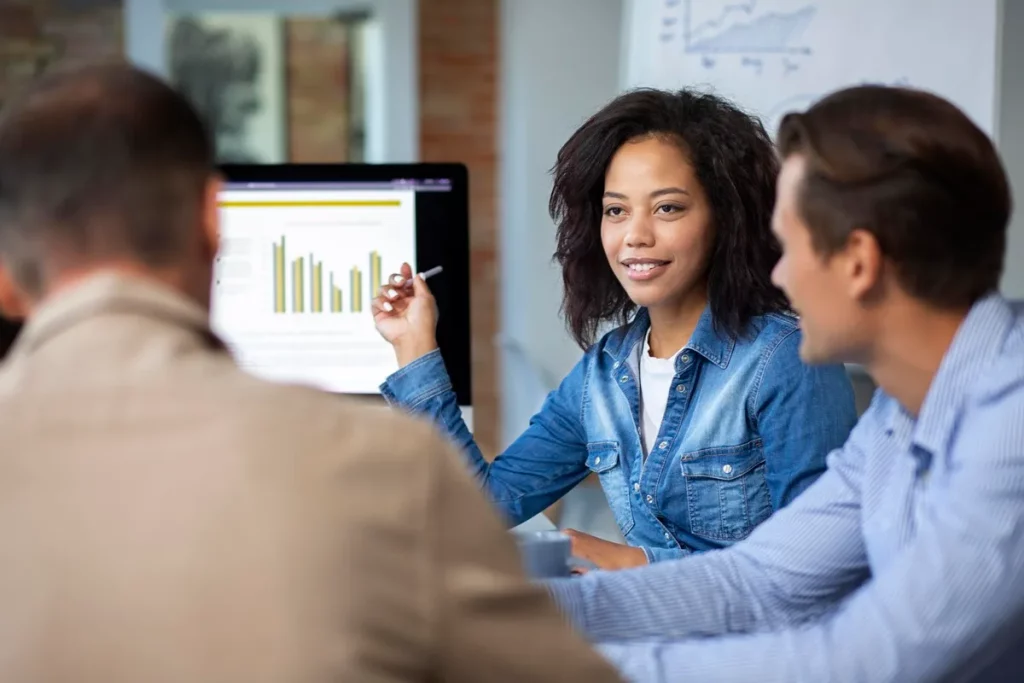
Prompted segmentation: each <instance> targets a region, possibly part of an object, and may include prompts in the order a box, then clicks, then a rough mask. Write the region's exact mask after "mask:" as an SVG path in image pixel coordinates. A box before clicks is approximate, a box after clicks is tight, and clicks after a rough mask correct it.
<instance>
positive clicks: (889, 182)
mask: <svg viewBox="0 0 1024 683" xmlns="http://www.w3.org/2000/svg"><path fill="white" fill-rule="evenodd" d="M778 140H779V145H780V148H781V152H782V156H783V159H784V161H783V167H782V172H781V175H780V178H779V185H778V201H777V203H776V206H775V215H774V226H773V227H774V230H775V232H776V234H777V235H778V237H779V240H780V242H781V244H782V250H783V255H782V258H781V259H780V260H779V263H778V265H777V266H776V268H775V272H774V274H773V280H774V281H775V283H776V284H777V285H778V286H779V287H781V288H782V289H783V291H785V292H786V294H787V295H788V296H789V299H790V301H791V302H792V304H793V306H794V308H795V309H796V310H797V311H798V312H799V314H800V327H801V329H802V330H803V339H802V343H801V346H800V355H801V357H802V358H803V359H804V360H805V361H807V362H809V363H816V364H817V363H834V362H838V361H847V362H855V363H861V364H863V365H864V367H866V368H867V370H868V372H870V373H871V375H872V376H873V377H874V379H875V381H876V382H877V383H878V386H879V391H878V392H877V394H876V395H875V397H874V400H873V402H872V404H871V407H870V408H869V409H868V410H867V412H866V413H865V414H864V416H863V417H862V418H861V420H860V422H859V423H858V424H857V426H856V427H855V428H854V430H853V432H852V434H851V435H850V438H849V440H847V442H846V444H845V445H844V446H843V447H842V448H839V449H837V450H835V451H833V452H832V453H831V455H830V456H829V458H828V470H827V471H826V472H825V474H823V475H822V476H821V477H820V478H819V479H818V480H817V481H816V482H815V483H814V484H812V485H811V486H810V487H809V488H808V489H807V490H806V491H805V492H804V493H802V494H801V495H800V496H799V497H798V498H797V499H796V500H795V501H793V503H792V504H791V505H789V506H788V507H787V508H785V509H783V510H780V511H779V512H778V513H777V514H776V515H773V516H772V517H771V519H769V520H768V521H766V522H765V523H764V524H763V525H762V526H760V527H758V528H757V529H756V530H755V531H754V532H753V533H752V534H751V535H750V536H749V538H747V539H746V540H744V541H740V542H738V543H736V544H735V545H733V546H731V547H730V548H728V549H726V550H723V551H720V552H716V553H709V554H707V555H704V556H701V557H694V558H692V559H685V560H679V561H677V562H670V563H667V564H665V565H657V566H651V567H645V568H642V569H637V570H630V571H627V572H620V573H615V574H609V573H593V574H590V575H588V576H585V577H583V578H582V579H580V580H578V581H575V582H562V583H555V584H553V585H552V587H551V588H552V591H554V592H555V593H556V595H557V596H558V598H559V600H560V601H561V603H562V604H563V605H564V606H565V608H566V611H567V612H568V613H569V614H571V615H572V616H573V618H574V619H575V620H576V622H577V623H578V624H579V626H580V627H581V628H582V629H583V630H585V631H586V632H587V634H588V635H589V636H590V637H591V638H592V639H593V640H595V641H605V642H606V643H608V645H607V647H606V648H605V652H606V653H607V654H608V655H609V656H610V657H612V658H614V659H615V660H616V661H617V662H618V663H619V664H620V665H621V668H622V669H623V670H624V671H625V672H627V673H628V675H629V677H630V678H633V679H635V680H645V681H648V680H649V681H658V680H672V681H702V682H703V683H713V682H715V681H722V682H729V683H732V682H735V683H739V682H741V681H758V683H801V682H806V683H822V682H824V681H831V682H834V683H844V682H846V681H850V682H854V681H856V682H858V683H924V682H926V681H927V682H932V681H934V682H938V681H957V682H958V683H961V682H963V681H1000V682H1002V681H1024V647H1022V646H1024V309H1022V308H1021V306H1019V305H1015V304H1012V303H1010V302H1008V301H1007V300H1006V299H1004V298H1003V297H1002V296H1000V295H999V293H998V291H997V288H998V285H999V279H1000V273H1001V270H1002V264H1003V255H1004V251H1005V246H1006V228H1007V223H1008V221H1009V216H1010V206H1011V200H1010V191H1009V186H1008V183H1007V179H1006V175H1005V172H1004V170H1003V166H1002V164H1001V162H1000V160H999V158H998V156H997V154H996V151H995V149H994V148H993V145H992V143H991V141H990V140H989V139H988V138H987V137H986V136H985V134H984V133H983V132H982V131H981V130H979V129H978V128H977V127H976V126H975V125H974V124H973V123H972V122H971V121H970V120H969V119H968V118H967V117H966V116H965V115H964V114H963V113H962V112H960V111H959V110H958V109H957V108H956V107H954V106H953V105H952V104H950V103H949V102H946V101H944V100H942V99H939V98H938V97H935V96H933V95H930V94H927V93H923V92H917V91H911V90H902V89H897V88H884V87H877V86H875V87H858V88H852V89H848V90H844V91H841V92H838V93H835V94H833V95H831V96H829V97H826V98H825V99H824V100H822V101H821V102H819V103H818V104H816V105H814V106H813V107H811V108H810V110H809V111H808V112H807V113H805V114H793V115H790V116H788V117H787V118H786V119H784V120H783V122H782V125H781V129H780V131H779V136H778Z"/></svg>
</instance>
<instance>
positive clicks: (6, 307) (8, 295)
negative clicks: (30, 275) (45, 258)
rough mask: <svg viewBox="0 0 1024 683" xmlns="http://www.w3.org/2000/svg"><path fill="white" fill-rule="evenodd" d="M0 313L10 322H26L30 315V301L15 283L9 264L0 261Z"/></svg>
mask: <svg viewBox="0 0 1024 683" xmlns="http://www.w3.org/2000/svg"><path fill="white" fill-rule="evenodd" d="M0 312H2V313H3V315H4V317H6V318H8V319H9V320H24V319H25V318H26V317H27V316H28V313H29V301H28V297H26V296H25V294H24V292H22V291H21V287H19V286H18V283H17V282H15V281H14V278H13V277H12V276H11V271H10V269H9V268H8V267H7V264H6V263H4V261H3V260H2V259H0Z"/></svg>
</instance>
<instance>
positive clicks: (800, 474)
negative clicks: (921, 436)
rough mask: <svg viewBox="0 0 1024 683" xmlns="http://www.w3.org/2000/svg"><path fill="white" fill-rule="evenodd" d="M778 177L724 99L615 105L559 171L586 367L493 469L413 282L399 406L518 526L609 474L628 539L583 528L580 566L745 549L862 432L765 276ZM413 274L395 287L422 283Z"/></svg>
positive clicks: (389, 327)
mask: <svg viewBox="0 0 1024 683" xmlns="http://www.w3.org/2000/svg"><path fill="white" fill-rule="evenodd" d="M777 172H778V160H777V158H776V154H775V150H774V148H773V145H772V142H771V140H770V138H769V136H768V135H767V134H766V133H765V130H764V128H763V126H762V125H761V123H760V122H759V121H758V120H757V119H756V118H753V117H751V116H749V115H747V114H745V113H744V112H742V111H740V110H739V109H738V108H737V107H736V106H734V105H733V104H731V103H730V102H728V101H727V100H724V99H722V98H720V97H717V96H715V95H711V94H705V93H701V92H696V91H690V90H682V91H679V92H664V91H658V90H637V91H632V92H629V93H627V94H624V95H622V96H620V97H618V98H617V99H615V100H614V101H612V102H611V103H610V104H608V105H607V106H606V107H605V108H604V109H602V110H601V111H599V112H598V113H597V114H595V115H594V116H593V117H591V118H590V119H589V120H588V121H587V122H586V123H584V124H583V126H582V127H580V129H579V130H577V131H576V132H575V133H574V134H573V136H572V137H571V138H570V139H569V141H568V142H566V144H565V145H564V146H563V147H562V149H561V151H560V152H559V154H558V159H557V162H556V164H555V168H554V189H553V191H552V193H551V200H550V210H551V215H552V217H553V218H554V219H555V221H556V222H557V224H558V233H557V240H558V247H557V251H556V253H555V256H556V257H557V259H558V261H559V263H560V264H561V266H562V274H563V283H564V290H563V312H564V314H565V317H566V319H567V324H568V328H569V330H570V331H571V333H572V335H573V337H574V338H575V339H576V341H577V342H578V343H579V345H580V346H581V347H582V348H584V349H585V351H586V353H585V354H584V356H583V358H582V360H580V362H579V363H578V364H577V365H576V367H575V368H574V369H573V370H572V371H571V372H570V373H569V375H568V376H567V377H566V378H565V379H564V380H563V381H562V383H561V385H560V386H559V387H558V388H557V389H556V390H555V391H553V392H551V394H550V395H549V396H548V397H547V399H546V401H545V403H544V405H543V406H542V407H541V409H540V411H539V412H538V413H537V414H536V415H535V416H534V418H533V419H532V420H531V421H530V425H529V427H528V428H527V430H526V431H525V432H524V433H523V435H522V436H521V437H519V439H518V440H516V441H515V443H513V444H512V445H511V446H510V447H509V449H508V450H507V451H505V452H504V453H503V454H501V455H500V456H498V458H497V459H495V460H494V462H492V463H488V462H487V461H486V460H485V459H484V458H483V456H482V455H481V453H480V450H479V448H478V447H477V446H476V444H475V443H474V441H473V437H472V435H471V434H470V433H469V431H468V429H467V428H466V425H465V423H464V422H463V421H462V418H461V416H460V413H459V408H458V405H457V403H456V398H455V395H454V393H453V392H452V391H451V384H450V382H449V381H448V376H447V373H446V371H445V368H444V364H443V361H442V360H441V357H440V353H439V351H438V350H437V343H436V340H435V338H434V327H435V322H436V320H435V308H434V302H433V299H432V297H431V294H430V291H429V289H428V287H427V285H426V283H425V282H424V281H423V279H422V278H420V277H415V278H413V280H414V286H413V287H412V288H407V287H399V286H392V287H386V288H385V289H384V290H383V291H382V293H381V295H380V297H378V298H377V299H376V300H375V301H374V305H373V310H374V317H375V320H376V323H377V328H378V330H379V331H380V333H381V334H382V335H383V336H384V338H385V339H387V340H388V341H389V342H390V343H391V344H392V345H393V346H394V348H395V351H396V354H397V356H398V360H399V364H400V366H401V368H400V370H398V372H396V373H395V374H394V375H392V376H391V377H390V378H388V380H387V381H386V383H385V384H384V385H383V387H382V391H383V393H384V395H385V397H386V398H387V399H388V401H389V402H390V403H391V404H392V405H398V406H401V407H403V408H404V409H406V410H409V411H411V412H416V413H420V414H425V415H428V416H430V417H432V418H433V419H434V420H435V421H436V423H437V424H438V425H439V426H440V427H441V428H442V429H443V430H444V431H445V432H447V433H448V434H449V435H450V436H451V437H452V439H453V440H454V441H455V443H456V444H457V445H459V446H460V447H461V448H462V449H463V450H464V451H465V453H466V456H467V458H468V461H469V465H470V469H471V470H472V472H473V474H474V475H475V476H476V477H477V478H478V480H479V481H480V482H481V484H482V486H483V488H484V490H485V491H487V492H488V494H489V496H490V498H491V499H492V500H493V501H494V503H495V504H496V505H497V506H498V508H499V509H500V510H501V511H502V512H503V513H504V514H505V515H506V517H507V518H508V520H509V522H510V523H512V524H518V523H521V522H522V521H524V520H526V519H529V518H530V517H532V516H533V515H535V514H537V513H538V512H540V511H542V510H544V509H545V508H547V507H548V506H549V505H551V504H552V503H553V502H555V501H556V500H558V499H559V498H561V497H562V496H563V495H565V494H566V493H567V492H568V491H569V490H570V489H572V488H573V487H574V486H576V485H577V484H578V483H579V482H580V481H581V480H582V479H584V478H585V477H586V476H587V475H588V474H590V473H596V474H597V476H598V477H599V479H600V482H601V486H602V487H603V489H604V492H605V495H606V497H607V499H608V503H609V504H610V506H611V508H612V511H613V512H614V513H615V519H616V521H617V522H618V525H619V529H620V530H621V532H622V535H623V537H624V538H625V540H626V542H627V544H628V545H620V544H617V543H611V542H608V541H604V540H601V539H597V538H595V537H592V536H589V535H586V534H582V533H579V532H573V531H570V532H569V533H570V534H571V535H572V537H573V552H574V555H576V556H577V557H582V558H584V559H587V560H590V561H591V562H593V563H594V564H596V565H597V566H598V567H601V568H603V569H617V568H624V567H631V566H636V565H640V564H645V563H649V562H657V561H660V560H665V559H671V558H678V557H681V556H684V555H686V554H688V553H691V552H701V551H706V550H712V549H716V548H722V547H724V546H727V545H729V544H732V543H734V542H735V541H738V540H740V539H742V538H744V537H746V536H747V535H749V534H750V532H751V531H752V530H753V529H754V528H755V527H756V526H757V525H758V524H760V523H761V522H763V521H764V520H765V519H767V518H768V517H769V515H771V514H772V513H773V512H775V511H777V510H779V509H780V508H782V507H783V506H785V505H786V504H788V503H789V502H790V501H792V500H793V498H794V497H796V496H797V495H798V494H799V493H800V492H801V491H803V490H804V489H805V488H807V486H809V485H810V484H811V483H812V482H813V481H814V480H815V479H816V478H817V477H818V475H820V474H821V473H822V472H823V471H824V469H825V457H826V455H827V454H828V453H829V452H830V451H831V450H832V449H834V448H838V447H839V446H841V445H842V444H843V442H844V441H845V440H846V437H847V435H848V434H849V431H850V429H851V428H852V426H853V424H854V423H855V422H856V419H857V416H856V410H855V407H854V399H853V389H852V387H851V385H850V382H849V379H848V377H847V375H846V372H845V369H844V368H843V367H842V366H838V365H833V366H819V367H811V366H808V365H805V364H804V363H802V362H801V360H800V356H799V347H800V340H801V334H800V329H799V326H798V322H797V318H796V317H795V316H793V315H792V314H791V312H790V311H789V310H788V307H787V302H786V299H785V297H784V296H783V294H782V293H781V292H780V291H779V290H778V289H776V288H775V287H774V286H773V285H772V283H771V271H772V267H773V266H774V265H775V262H776V261H777V260H778V258H779V253H780V252H779V247H778V245H777V243H776V241H775V239H774V237H773V235H772V233H771V227H770V221H771V215H772V209H773V206H774V201H775V179H776V174H777ZM402 270H403V272H402V273H400V274H397V275H395V276H392V278H391V280H390V282H391V284H392V285H399V284H402V282H403V281H404V280H408V279H409V278H412V276H413V275H412V272H411V271H410V270H409V268H408V266H404V267H403V269H402ZM410 289H411V291H410ZM609 324H611V325H615V326H616V327H615V328H614V329H612V330H611V331H609V332H607V333H606V334H603V335H600V336H599V330H601V329H602V328H603V327H605V326H607V325H609Z"/></svg>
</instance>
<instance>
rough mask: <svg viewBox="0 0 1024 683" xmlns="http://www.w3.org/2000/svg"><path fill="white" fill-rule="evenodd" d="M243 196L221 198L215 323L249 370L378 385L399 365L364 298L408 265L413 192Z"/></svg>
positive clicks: (330, 383) (358, 389) (343, 386)
mask: <svg viewBox="0 0 1024 683" xmlns="http://www.w3.org/2000/svg"><path fill="white" fill-rule="evenodd" d="M227 194H228V193H225V195H227ZM244 194H245V196H244V198H236V197H234V196H225V197H222V200H221V222H222V226H221V243H220V252H219V254H218V257H217V263H216V268H215V278H214V287H213V306H212V320H213V326H214V330H215V331H216V332H217V333H218V334H219V335H220V336H221V337H222V338H224V340H225V342H226V343H227V344H228V346H229V347H230V348H231V349H232V352H233V353H234V355H235V358H236V359H237V360H238V362H239V364H240V365H242V367H244V368H246V369H248V370H250V371H251V372H252V373H254V374H256V375H259V376H262V377H265V378H267V379H273V380H280V381H288V382H302V383H307V384H314V385H316V386H319V387H321V388H323V389H326V390H328V391H337V392H343V393H377V391H378V387H379V385H380V383H381V382H382V381H383V380H384V379H385V378H386V377H387V375H388V374H390V373H391V372H393V371H394V370H395V369H396V368H397V365H396V362H395V359H394V352H393V351H392V349H391V347H390V346H389V345H388V344H387V343H386V342H385V341H384V340H383V339H381V337H380V335H379V334H378V333H377V331H376V329H375V327H374V322H373V315H372V311H371V301H372V299H373V298H374V297H375V296H377V295H378V294H379V293H380V289H381V287H382V286H383V285H384V282H385V279H386V278H387V275H388V274H389V273H393V272H396V271H398V269H399V268H400V267H401V265H402V263H403V262H408V263H409V264H411V265H412V266H413V267H415V266H416V263H415V253H416V234H415V233H416V231H415V206H414V202H415V196H414V194H413V193H412V192H407V193H399V192H386V193H375V192H366V191H364V192H361V193H354V192H335V193H333V195H332V197H333V198H324V196H323V194H324V193H322V192H321V193H319V194H318V195H317V196H316V197H315V198H314V197H311V196H298V195H301V193H294V194H295V195H297V196H282V195H284V194H285V193H280V192H279V193H266V194H267V195H271V196H269V197H260V196H253V195H256V194H257V193H244ZM289 194H291V193H289ZM334 195H344V196H340V197H339V196H334ZM377 195H381V196H377Z"/></svg>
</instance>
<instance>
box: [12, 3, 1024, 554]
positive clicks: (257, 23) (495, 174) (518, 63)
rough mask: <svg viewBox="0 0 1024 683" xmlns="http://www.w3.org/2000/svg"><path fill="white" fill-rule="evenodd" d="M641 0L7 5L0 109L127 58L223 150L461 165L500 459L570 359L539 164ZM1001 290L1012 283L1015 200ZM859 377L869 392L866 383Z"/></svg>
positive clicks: (614, 57)
mask: <svg viewBox="0 0 1024 683" xmlns="http://www.w3.org/2000/svg"><path fill="white" fill-rule="evenodd" d="M955 1H956V0H954V2H955ZM966 1H967V0H960V2H966ZM905 2H906V0H905ZM905 2H904V4H905ZM638 3H639V4H641V5H642V4H644V3H648V4H651V5H655V4H656V5H665V4H666V2H665V0H418V1H417V0H0V104H2V102H3V101H4V100H5V99H6V98H8V97H9V96H10V95H11V94H12V93H14V92H16V91H17V89H18V88H19V87H21V86H22V85H24V84H25V83H27V82H29V81H30V80H31V79H32V78H33V77H35V76H36V75H37V74H40V73H42V72H43V71H45V70H46V69H47V68H50V67H52V66H53V65H56V64H61V63H69V62H76V61H85V60H93V59H97V58H107V57H121V58H125V59H129V60H131V61H133V62H135V63H137V64H139V65H141V66H145V67H147V68H150V69H152V70H154V71H156V72H158V73H160V74H162V75H164V76H165V77H167V78H168V79H170V80H171V81H172V82H174V83H175V84H176V85H178V86H179V87H181V88H182V89H183V90H184V91H185V92H186V93H187V94H188V95H189V97H190V98H191V99H192V100H193V101H194V102H195V103H196V105H197V106H198V107H199V108H200V110H201V111H202V112H203V113H204V115H205V116H206V117H207V119H208V121H209V122H210V124H211V125H212V126H213V129H214V131H215V133H216V136H217V143H218V150H219V153H220V155H221V157H222V159H223V160H224V161H239V162H256V163H277V162H345V161H355V162H362V161H367V162H412V161H459V162H463V163H465V164H466V165H467V166H468V168H469V173H470V189H471V196H470V239H471V260H472V263H471V317H472V321H471V323H472V325H471V327H472V347H473V351H472V373H473V407H472V415H471V418H472V426H473V429H474V432H475V434H476V437H477V440H478V442H479V444H480V445H481V447H482V448H483V450H484V452H485V453H487V454H489V455H491V456H493V455H494V454H496V453H498V452H500V451H501V449H502V448H503V447H504V446H506V445H507V444H509V443H510V442H511V441H512V440H514V439H515V437H516V436H518V434H519V433H520V432H521V431H522V430H523V429H524V428H525V426H526V425H527V422H528V420H529V418H530V415H531V414H532V413H533V412H534V411H535V410H536V409H537V408H538V407H539V405H540V403H541V401H542V400H543V398H544V395H545V394H546V393H547V391H549V390H550V389H552V388H554V387H555V386H556V385H557V383H558V381H559V380H560V379H561V378H562V377H563V376H564V375H565V374H566V373H567V372H568V371H569V369H570V368H571V367H572V366H573V365H574V364H575V362H576V361H577V360H578V359H579V357H580V355H581V350H580V349H579V348H577V347H576V346H575V345H574V343H573V342H572V340H571V339H570V337H569V335H568V333H567V332H566V331H565V326H564V324H563V322H562V317H561V315H560V312H559V304H560V287H561V276H560V273H559V271H558V268H557V266H556V264H554V263H553V262H552V259H551V255H552V253H553V251H554V226H553V224H552V222H551V220H550V218H549V217H548V214H547V199H548V193H549V191H550V186H551V178H550V175H549V170H550V168H551V166H552V164H553V163H554V160H555V154H556V152H557V150H558V148H559V147H560V146H561V144H562V143H563V142H564V141H565V140H566V139H567V138H568V136H569V135H570V134H571V133H572V131H573V130H574V129H575V128H576V127H577V126H578V125H579V124H580V123H581V122H582V121H583V120H584V119H585V118H586V117H587V116H589V115H590V114H592V113H593V112H595V111H596V110H597V109H598V108H599V107H600V106H602V105H603V104H604V103H606V102H607V101H608V100H610V99H611V98H613V97H614V96H615V95H616V94H618V93H619V92H622V91H623V90H624V89H625V88H626V87H628V84H629V81H630V79H629V75H628V73H627V71H628V62H629V59H628V56H627V45H626V43H627V42H628V36H629V22H630V17H631V16H633V15H634V11H635V10H636V5H637V4H638ZM667 4H668V5H673V4H678V2H674V3H673V2H668V3H667ZM741 4H742V3H741ZM748 4H753V3H748ZM804 4H806V5H808V6H811V5H814V4H815V3H813V2H811V1H810V0H808V2H806V3H804ZM917 4H920V5H921V6H922V9H924V8H926V7H930V6H931V5H932V2H931V0H917ZM937 4H938V5H939V6H949V2H939V3H937ZM968 4H972V3H968ZM979 4H984V3H979ZM934 11H942V10H941V8H936V9H934ZM997 11H998V15H997V16H998V22H999V27H998V29H999V30H998V35H997V36H986V37H979V40H992V41H996V42H995V44H994V49H995V50H996V74H997V75H996V83H995V85H994V90H995V93H996V95H995V103H994V106H995V121H996V122H997V123H996V125H995V126H994V130H993V133H994V135H995V137H996V139H997V142H998V145H999V147H1000V150H1001V152H1002V154H1003V157H1004V161H1005V163H1006V165H1007V168H1008V170H1009V172H1010V174H1011V179H1012V180H1013V182H1014V185H1015V187H1016V188H1018V191H1019V188H1021V187H1024V123H1022V122H1024V69H1022V68H1021V66H1022V65H1024V42H1021V41H1016V40H1009V39H1003V37H1009V36H1019V35H1024V2H1020V1H1019V0H1003V1H1002V2H999V3H998V10H997ZM936 40H939V37H937V38H936ZM1019 201H1020V198H1019V196H1018V202H1019ZM1003 285H1004V292H1005V293H1007V294H1008V295H1010V296H1013V297H1016V298H1024V216H1022V215H1021V212H1020V211H1017V212H1016V216H1015V219H1014V222H1013V226H1012V228H1011V236H1010V244H1009V255H1008V262H1007V267H1006V270H1005V275H1004V279H1003ZM851 373H852V374H853V376H854V380H855V382H856V384H857V387H858V390H859V391H858V393H859V398H860V400H861V403H862V406H863V402H864V400H865V399H866V397H867V396H869V395H870V390H871V387H870V384H869V380H868V379H867V378H865V377H863V376H860V375H858V374H857V372H856V370H855V369H851ZM550 514H551V516H552V517H554V518H555V519H556V520H558V521H560V522H561V525H563V526H573V527H576V528H581V529H583V530H587V531H590V532H591V533H596V534H597V535H601V536H605V537H609V538H614V537H615V535H616V534H617V530H616V528H615V525H614V522H613V520H611V518H610V515H608V514H607V511H606V510H605V504H604V498H603V494H602V493H601V491H600V488H599V487H597V486H587V485H586V484H585V485H583V486H581V487H580V488H579V489H578V490H577V491H576V492H574V493H573V494H571V495H570V496H569V498H568V499H567V500H566V502H565V504H564V506H562V507H561V508H560V509H558V510H552V511H550Z"/></svg>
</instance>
